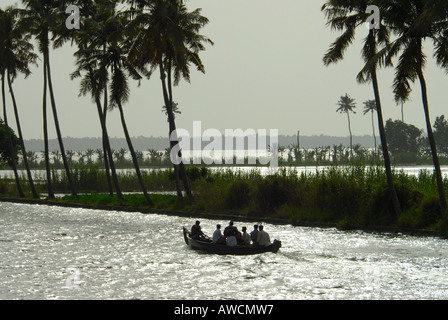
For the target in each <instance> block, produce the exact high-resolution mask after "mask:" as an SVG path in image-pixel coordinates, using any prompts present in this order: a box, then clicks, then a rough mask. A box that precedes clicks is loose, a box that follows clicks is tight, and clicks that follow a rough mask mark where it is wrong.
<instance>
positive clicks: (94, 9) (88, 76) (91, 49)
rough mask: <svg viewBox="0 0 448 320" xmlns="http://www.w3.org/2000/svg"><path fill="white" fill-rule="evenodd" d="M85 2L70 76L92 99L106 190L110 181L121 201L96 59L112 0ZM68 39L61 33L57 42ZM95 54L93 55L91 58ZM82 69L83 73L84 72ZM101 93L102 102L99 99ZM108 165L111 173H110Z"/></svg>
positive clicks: (103, 73)
mask: <svg viewBox="0 0 448 320" xmlns="http://www.w3.org/2000/svg"><path fill="white" fill-rule="evenodd" d="M85 5H86V6H83V7H81V10H82V12H83V15H84V17H85V19H84V21H83V23H84V27H83V28H82V29H81V31H80V32H77V33H76V35H75V41H76V43H77V45H78V48H79V49H78V51H76V52H75V57H76V65H77V69H76V71H75V72H73V73H72V75H71V77H72V79H75V78H78V77H81V76H82V80H81V84H80V86H81V89H80V95H87V94H90V95H91V97H92V99H93V100H94V102H95V104H96V107H97V111H98V116H99V120H100V124H101V133H102V142H103V150H104V164H105V168H106V176H107V181H108V186H109V194H110V195H111V196H112V195H113V188H112V182H113V185H114V186H115V190H116V192H117V197H118V199H119V200H120V201H123V194H122V192H121V188H120V184H119V181H118V175H117V173H116V167H115V162H114V157H113V151H112V148H111V146H110V140H109V134H108V131H107V124H106V114H107V107H108V101H109V97H108V89H107V82H108V73H107V70H106V69H105V67H104V65H100V64H99V61H98V60H97V59H96V58H97V57H98V54H100V53H99V51H104V50H105V46H106V41H107V39H106V35H105V34H104V30H103V28H102V25H103V23H104V22H105V21H106V20H107V19H108V17H110V16H111V15H112V14H113V13H114V9H115V1H107V0H102V1H97V2H96V6H95V5H93V4H92V3H90V2H86V4H85ZM68 39H70V38H69V37H66V35H64V37H61V38H60V39H58V40H59V41H58V44H62V43H63V41H65V40H68ZM94 57H95V58H94ZM83 73H84V76H83ZM102 96H103V102H102V99H101V98H102ZM109 169H110V172H111V176H112V177H111V176H110V174H109Z"/></svg>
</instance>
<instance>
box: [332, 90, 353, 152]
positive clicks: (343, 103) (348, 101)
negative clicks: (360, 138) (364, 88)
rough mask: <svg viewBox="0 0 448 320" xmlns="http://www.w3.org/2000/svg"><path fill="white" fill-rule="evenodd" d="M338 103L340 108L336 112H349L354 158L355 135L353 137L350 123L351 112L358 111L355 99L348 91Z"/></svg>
mask: <svg viewBox="0 0 448 320" xmlns="http://www.w3.org/2000/svg"><path fill="white" fill-rule="evenodd" d="M337 105H338V106H339V108H337V109H336V112H339V113H346V114H347V121H348V132H349V133H350V159H352V158H353V150H352V149H353V137H352V129H351V125H350V112H353V113H356V112H355V110H354V109H355V108H356V104H355V99H352V98H351V97H350V96H349V95H348V94H347V93H346V94H345V96H341V98H340V99H339V101H338V103H337Z"/></svg>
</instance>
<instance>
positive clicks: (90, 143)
mask: <svg viewBox="0 0 448 320" xmlns="http://www.w3.org/2000/svg"><path fill="white" fill-rule="evenodd" d="M109 139H110V143H111V147H112V149H115V150H119V149H121V148H124V149H128V146H127V143H126V140H125V139H124V138H117V137H110V138H109ZM63 141H64V148H65V149H66V150H72V151H86V150H88V149H93V150H95V149H101V148H102V139H101V138H97V137H92V138H73V137H66V138H63ZM266 141H267V143H266V148H267V147H268V146H267V144H268V143H269V138H267V139H266ZM377 141H380V140H379V137H377ZM48 143H49V149H50V151H56V150H59V144H58V141H57V139H49V141H48ZM209 143H210V142H203V146H205V145H207V144H209ZM245 143H246V145H245V148H246V147H247V139H245ZM132 144H133V146H134V149H135V150H138V151H148V149H155V150H165V148H167V147H169V141H168V137H143V136H139V137H133V138H132ZM278 144H279V146H283V147H288V146H291V145H297V135H291V136H288V135H279V137H278ZM353 144H354V145H355V144H360V145H361V146H362V147H364V148H373V146H374V143H373V137H372V136H369V135H363V136H353ZM191 145H193V144H191ZM333 145H343V146H349V137H348V136H346V137H335V136H328V135H314V136H300V147H301V148H318V147H324V146H333ZM223 146H224V143H223ZM25 147H26V149H27V151H34V152H41V151H43V150H44V141H43V140H42V139H29V140H25Z"/></svg>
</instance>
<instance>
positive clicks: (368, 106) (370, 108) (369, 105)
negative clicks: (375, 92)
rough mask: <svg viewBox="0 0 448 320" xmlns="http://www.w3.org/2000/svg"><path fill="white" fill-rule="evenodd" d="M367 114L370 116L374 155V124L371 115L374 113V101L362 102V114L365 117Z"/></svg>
mask: <svg viewBox="0 0 448 320" xmlns="http://www.w3.org/2000/svg"><path fill="white" fill-rule="evenodd" d="M369 112H370V114H371V116H372V130H373V147H374V151H375V154H376V134H375V123H374V121H373V114H374V113H375V112H376V101H375V100H367V101H364V110H363V114H364V115H366V114H367V113H369Z"/></svg>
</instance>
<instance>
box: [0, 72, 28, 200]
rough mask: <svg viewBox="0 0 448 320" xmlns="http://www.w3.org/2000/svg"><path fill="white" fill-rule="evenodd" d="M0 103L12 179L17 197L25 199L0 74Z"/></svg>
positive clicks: (3, 85)
mask: <svg viewBox="0 0 448 320" xmlns="http://www.w3.org/2000/svg"><path fill="white" fill-rule="evenodd" d="M2 101H3V121H4V124H5V131H6V139H7V140H8V148H9V154H10V156H11V167H12V170H13V171H14V177H15V180H16V185H17V191H18V192H19V196H20V197H21V198H24V197H25V194H24V193H23V189H22V185H21V184H20V178H19V174H18V172H17V166H16V157H15V153H14V146H13V143H12V137H11V132H10V131H9V125H8V117H7V114H6V96H5V73H4V72H3V74H2Z"/></svg>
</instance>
